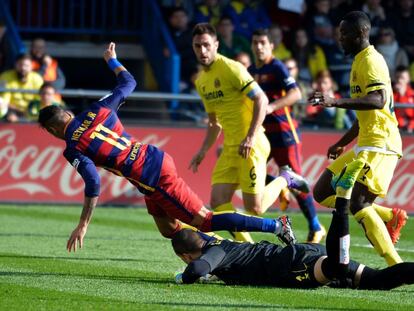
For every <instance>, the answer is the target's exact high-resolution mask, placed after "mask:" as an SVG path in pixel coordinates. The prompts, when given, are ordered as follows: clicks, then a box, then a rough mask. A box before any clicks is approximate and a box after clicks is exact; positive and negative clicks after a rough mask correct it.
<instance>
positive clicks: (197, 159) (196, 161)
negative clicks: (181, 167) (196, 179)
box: [188, 151, 206, 173]
mask: <svg viewBox="0 0 414 311" xmlns="http://www.w3.org/2000/svg"><path fill="white" fill-rule="evenodd" d="M205 156H206V153H205V152H204V151H199V152H197V154H196V155H195V156H194V157H193V158H192V159H191V162H190V166H189V167H188V168H189V169H191V170H192V171H193V172H194V173H196V172H197V171H198V166H199V165H200V164H201V162H202V161H203V160H204V157H205Z"/></svg>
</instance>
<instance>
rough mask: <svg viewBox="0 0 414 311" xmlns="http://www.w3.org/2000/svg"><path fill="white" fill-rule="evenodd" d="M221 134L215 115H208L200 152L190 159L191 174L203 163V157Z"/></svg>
mask: <svg viewBox="0 0 414 311" xmlns="http://www.w3.org/2000/svg"><path fill="white" fill-rule="evenodd" d="M220 132H221V125H220V124H219V123H218V121H217V116H216V114H215V113H212V112H210V113H208V124H207V131H206V136H205V138H204V141H203V144H202V145H201V147H200V150H199V151H198V152H197V153H196V154H195V156H194V157H193V158H192V159H191V162H190V166H189V168H190V169H192V171H193V172H197V170H198V166H199V165H200V164H201V162H202V161H203V159H204V157H205V156H206V153H207V151H208V150H209V149H210V148H211V146H213V144H214V143H215V142H216V140H217V137H218V136H219V134H220Z"/></svg>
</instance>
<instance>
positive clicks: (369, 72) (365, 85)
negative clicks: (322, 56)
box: [350, 45, 402, 155]
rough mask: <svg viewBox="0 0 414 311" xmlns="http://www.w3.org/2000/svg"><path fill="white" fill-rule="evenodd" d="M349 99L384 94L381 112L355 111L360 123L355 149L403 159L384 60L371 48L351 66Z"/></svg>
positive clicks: (376, 110) (389, 80)
mask: <svg viewBox="0 0 414 311" xmlns="http://www.w3.org/2000/svg"><path fill="white" fill-rule="evenodd" d="M350 88H351V98H359V97H363V96H366V95H367V94H368V93H370V92H373V91H376V90H384V91H385V96H386V99H387V100H386V103H385V105H384V108H382V109H371V110H356V115H357V118H358V123H359V134H358V147H377V148H379V149H382V150H384V151H387V152H390V151H391V152H395V153H397V154H398V155H402V142H401V136H400V132H399V130H398V121H397V119H396V117H395V113H394V99H393V94H392V87H391V79H390V74H389V71H388V67H387V64H386V62H385V60H384V57H382V55H381V54H380V53H379V52H377V50H375V48H374V46H372V45H370V46H368V47H367V48H365V49H364V50H362V51H360V52H359V53H358V54H357V55H356V56H355V59H354V61H353V63H352V69H351V76H350Z"/></svg>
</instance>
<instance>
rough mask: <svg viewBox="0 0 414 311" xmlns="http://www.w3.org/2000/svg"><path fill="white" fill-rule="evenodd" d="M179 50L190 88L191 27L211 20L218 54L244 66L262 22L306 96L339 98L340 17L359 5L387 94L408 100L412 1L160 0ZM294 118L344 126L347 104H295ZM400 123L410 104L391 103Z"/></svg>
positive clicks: (193, 68)
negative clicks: (388, 85)
mask: <svg viewBox="0 0 414 311" xmlns="http://www.w3.org/2000/svg"><path fill="white" fill-rule="evenodd" d="M159 3H160V5H161V6H162V8H163V13H164V16H165V20H166V21H167V24H168V26H169V29H170V31H171V35H172V37H173V40H174V42H175V44H176V46H177V49H178V51H179V53H180V54H181V57H182V59H184V60H185V61H183V62H182V63H181V73H182V74H181V80H182V81H181V90H182V91H183V92H189V93H192V92H194V83H193V81H194V79H195V77H196V75H197V72H198V71H199V70H200V68H199V66H198V65H197V62H196V59H195V56H194V54H193V52H192V46H191V41H192V40H191V30H192V26H193V25H194V24H196V23H200V22H208V23H211V24H213V25H214V26H215V27H216V29H217V33H218V39H219V42H220V44H219V53H221V54H223V55H224V56H227V57H230V58H233V59H235V60H238V61H240V62H241V63H243V64H244V65H245V66H249V64H251V63H252V62H254V59H253V58H252V52H251V48H250V39H251V34H252V32H253V31H254V30H255V29H258V28H268V29H269V31H270V33H271V35H272V40H273V44H274V51H273V54H274V56H275V57H276V58H278V59H280V60H282V61H284V63H285V65H286V67H287V69H288V70H289V72H290V73H291V75H292V76H293V77H294V78H295V79H296V81H297V82H298V83H299V85H300V88H301V90H302V97H303V98H304V99H306V98H307V97H308V96H310V95H311V94H312V92H314V91H315V90H317V91H323V92H328V93H331V94H332V95H333V96H335V97H341V96H344V95H345V94H348V92H349V73H350V71H351V65H352V56H345V55H344V54H343V52H342V50H341V47H340V44H339V41H338V39H339V27H338V26H339V22H340V20H341V18H342V17H343V16H344V14H346V13H347V12H349V11H352V10H362V11H364V12H365V13H366V14H367V15H368V16H369V17H370V19H371V23H372V30H371V38H370V40H371V44H374V45H375V47H376V48H377V50H378V51H379V52H380V53H381V54H382V55H383V56H384V58H385V60H386V62H387V64H388V67H389V69H390V76H391V79H392V81H393V85H394V100H395V102H398V103H411V104H412V103H414V93H413V89H412V86H411V83H412V82H413V80H414V0H395V1H380V0H365V1H362V0H358V1H349V0H310V1H305V0H279V1H275V0H271V1H266V0H262V1H257V0H256V1H255V0H199V1H191V0H159ZM294 113H295V114H296V117H297V118H298V119H299V120H301V122H302V125H304V126H310V127H314V128H317V127H328V128H336V129H343V128H349V127H350V126H351V125H352V123H353V121H354V119H355V115H354V114H353V112H352V111H345V110H342V109H336V110H335V109H334V108H325V109H324V108H320V107H311V106H306V105H296V107H295V108H294ZM396 113H397V118H398V121H399V124H400V127H401V128H402V129H404V130H407V131H408V132H412V131H413V129H414V119H413V118H414V108H408V109H396Z"/></svg>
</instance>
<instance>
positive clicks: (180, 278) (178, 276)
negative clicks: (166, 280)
mask: <svg viewBox="0 0 414 311" xmlns="http://www.w3.org/2000/svg"><path fill="white" fill-rule="evenodd" d="M174 279H175V283H177V284H183V273H182V271H177V272H175V273H174Z"/></svg>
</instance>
